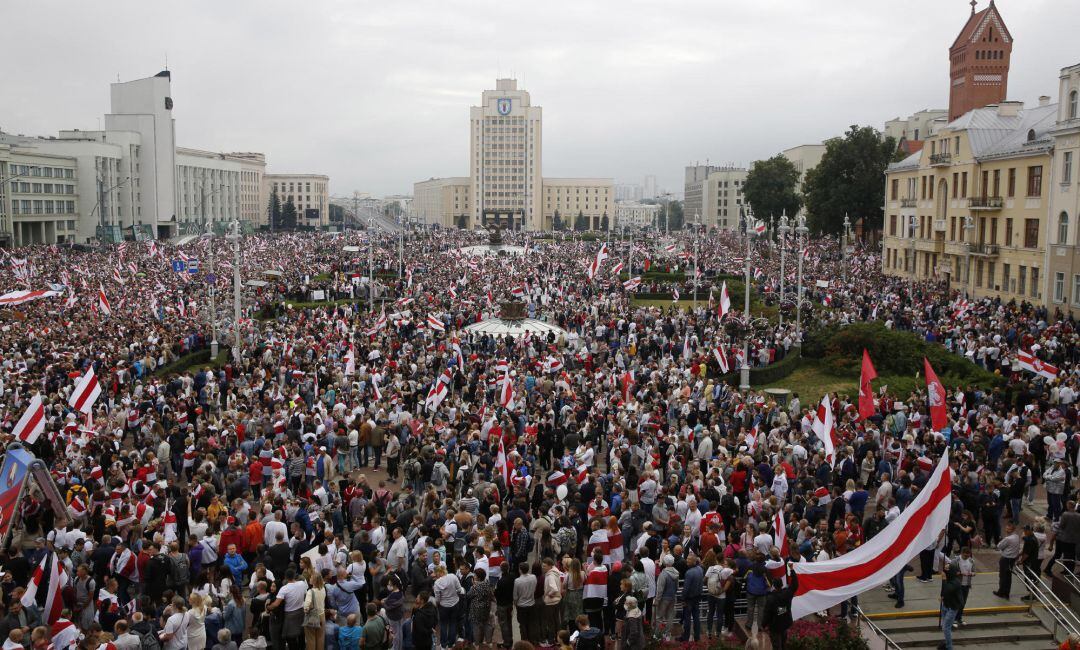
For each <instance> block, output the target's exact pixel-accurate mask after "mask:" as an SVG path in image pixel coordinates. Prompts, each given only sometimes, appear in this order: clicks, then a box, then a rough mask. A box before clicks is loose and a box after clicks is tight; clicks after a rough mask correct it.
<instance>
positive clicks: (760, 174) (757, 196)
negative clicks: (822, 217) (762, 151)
mask: <svg viewBox="0 0 1080 650" xmlns="http://www.w3.org/2000/svg"><path fill="white" fill-rule="evenodd" d="M798 185H799V170H798V169H796V168H795V165H794V164H793V163H792V162H791V161H790V160H788V159H787V158H785V157H784V156H783V155H781V154H777V155H775V156H773V157H772V158H769V159H768V160H758V161H757V162H755V163H754V166H753V167H751V168H750V173H749V174H747V175H746V182H745V183H743V197H744V198H745V199H746V202H747V203H749V204H750V205H751V206H752V207H753V208H754V214H755V215H757V216H758V218H760V219H767V218H769V217H777V218H779V217H780V216H781V215H782V214H785V213H786V214H787V215H788V216H789V217H794V216H795V215H796V214H798V212H799V208H801V207H802V197H801V196H799V192H798Z"/></svg>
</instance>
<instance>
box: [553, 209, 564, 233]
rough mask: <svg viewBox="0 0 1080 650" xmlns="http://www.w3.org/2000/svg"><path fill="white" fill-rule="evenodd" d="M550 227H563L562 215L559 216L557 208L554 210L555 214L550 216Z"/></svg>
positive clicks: (557, 228) (555, 228) (559, 228)
mask: <svg viewBox="0 0 1080 650" xmlns="http://www.w3.org/2000/svg"><path fill="white" fill-rule="evenodd" d="M551 228H552V229H553V230H562V229H563V222H562V217H560V216H559V211H558V210H556V211H555V216H554V217H552V219H551Z"/></svg>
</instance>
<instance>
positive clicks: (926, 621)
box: [874, 612, 1057, 650]
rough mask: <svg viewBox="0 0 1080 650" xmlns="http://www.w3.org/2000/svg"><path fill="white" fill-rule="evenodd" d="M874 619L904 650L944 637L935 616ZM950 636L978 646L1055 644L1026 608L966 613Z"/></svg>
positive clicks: (991, 649)
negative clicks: (1025, 610) (1021, 609)
mask: <svg viewBox="0 0 1080 650" xmlns="http://www.w3.org/2000/svg"><path fill="white" fill-rule="evenodd" d="M874 623H875V624H876V625H877V626H878V627H880V628H881V629H882V630H883V631H884V632H885V634H887V635H888V636H889V638H890V639H892V640H893V642H895V643H896V644H897V645H898V646H900V647H901V648H904V649H905V650H906V649H907V648H936V647H938V644H940V643H941V642H942V641H943V640H944V638H945V637H944V635H943V633H942V631H941V626H940V624H939V623H938V619H937V617H936V616H920V617H911V618H893V619H886V620H876V621H874ZM952 638H953V645H954V646H972V647H975V646H977V647H978V649H979V650H998V649H999V648H1000V649H1004V648H1014V649H1015V648H1025V649H1028V648H1030V649H1031V650H1043V649H1045V650H1051V649H1053V648H1057V644H1056V643H1054V635H1053V634H1051V633H1050V631H1049V630H1047V629H1046V628H1045V627H1043V625H1042V622H1040V621H1039V619H1038V618H1036V617H1035V616H1034V615H1033V614H1029V613H1027V612H990V613H985V614H974V613H972V614H967V615H965V616H964V625H962V626H960V627H958V628H955V629H954V630H953V635H952Z"/></svg>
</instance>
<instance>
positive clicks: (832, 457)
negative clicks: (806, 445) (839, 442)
mask: <svg viewBox="0 0 1080 650" xmlns="http://www.w3.org/2000/svg"><path fill="white" fill-rule="evenodd" d="M811 428H813V430H814V433H815V434H816V435H817V437H818V440H820V441H821V444H823V445H824V446H825V461H826V462H827V463H829V465H830V466H832V465H833V464H834V463H836V421H835V420H833V412H832V402H831V401H830V400H829V395H828V394H826V395H825V396H824V397H822V398H821V404H818V409H817V418H816V419H815V420H814V424H813V425H812V427H811Z"/></svg>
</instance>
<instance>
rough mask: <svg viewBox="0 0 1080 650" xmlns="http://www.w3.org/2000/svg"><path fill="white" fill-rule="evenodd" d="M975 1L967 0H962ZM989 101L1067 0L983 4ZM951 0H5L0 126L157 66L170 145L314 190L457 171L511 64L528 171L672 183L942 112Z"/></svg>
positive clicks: (83, 118)
mask: <svg viewBox="0 0 1080 650" xmlns="http://www.w3.org/2000/svg"><path fill="white" fill-rule="evenodd" d="M985 6H986V2H985V0H983V2H980V5H979V8H980V9H981V8H982V7H985ZM998 6H999V8H1000V10H1001V12H1002V14H1003V16H1004V18H1005V21H1006V24H1007V25H1008V27H1009V30H1010V32H1011V33H1012V35H1013V37H1014V38H1015V40H1016V45H1015V47H1014V50H1013V59H1012V74H1011V76H1010V79H1009V98H1010V99H1014V100H1023V101H1025V102H1034V101H1036V99H1037V97H1038V96H1039V95H1041V94H1047V95H1052V96H1053V97H1054V101H1057V87H1058V79H1057V77H1058V71H1059V69H1060V68H1062V67H1064V66H1066V65H1072V64H1075V63H1080V48H1077V46H1076V40H1075V35H1076V26H1077V25H1080V2H1076V1H1075V0H1002V1H1001V2H999V3H998ZM969 13H970V7H969V6H968V4H967V3H965V2H963V1H962V0H905V1H904V2H880V1H868V0H816V1H814V2H795V1H794V0H742V1H738V2H736V1H733V0H700V1H698V0H694V1H681V0H671V1H669V2H657V1H656V0H648V1H645V0H618V1H615V0H604V1H602V2H601V1H596V0H592V1H589V0H576V1H572V2H563V1H561V0H559V1H553V0H546V1H545V2H531V3H521V2H512V1H510V2H508V1H506V0H501V1H498V2H487V1H484V2H479V1H478V2H464V1H456V0H408V1H399V2H349V1H335V2H331V1H323V0H309V1H308V2H300V3H296V2H278V1H277V0H259V1H253V0H244V1H240V0H228V1H223V0H213V1H210V0H206V1H184V2H170V3H165V2H146V1H145V0H138V1H131V2H106V1H104V0H103V1H102V2H80V3H54V2H20V3H5V6H4V23H5V24H6V25H7V26H8V29H5V30H4V36H3V38H2V39H0V54H2V56H3V61H4V62H5V63H6V65H4V67H3V74H2V76H0V79H2V82H0V83H2V89H3V91H2V92H0V129H3V130H5V131H8V132H14V133H23V134H27V135H49V134H55V133H56V131H58V130H60V129H64V128H83V129H93V128H96V127H97V126H98V119H99V118H100V117H101V116H102V115H103V114H104V113H106V112H107V111H108V101H109V91H108V84H109V83H110V82H113V81H116V79H117V77H118V76H119V78H120V79H122V80H125V81H127V80H131V79H136V78H140V77H147V76H151V75H153V74H155V73H156V72H158V71H159V70H161V69H162V68H163V67H164V66H165V61H166V56H167V57H168V67H169V69H170V70H171V71H172V73H173V84H172V90H173V98H174V100H175V109H174V111H173V114H174V117H175V118H176V131H177V143H178V144H179V145H181V146H185V147H194V148H200V149H211V150H215V151H261V152H264V153H266V155H267V157H268V159H269V166H268V168H269V169H270V170H271V171H273V172H317V173H325V174H329V175H330V181H331V192H332V193H333V194H337V195H346V194H350V193H351V192H352V191H353V190H354V189H356V190H360V191H364V192H371V193H373V194H376V195H383V194H392V193H411V192H412V184H413V182H414V181H417V180H422V179H426V178H429V177H432V176H459V175H467V174H468V156H467V150H466V146H467V141H468V134H469V123H468V118H469V107H470V106H472V105H473V104H477V103H479V100H480V93H481V92H482V91H483V90H484V89H486V88H493V87H494V82H495V78H496V77H500V76H510V75H511V74H512V75H514V76H516V77H517V79H518V80H519V85H520V87H524V88H525V89H526V90H528V91H529V92H530V93H531V95H532V101H533V103H534V104H538V105H540V106H543V109H544V152H543V169H544V174H545V175H547V176H599V177H612V178H615V179H616V180H617V181H619V182H638V183H640V182H641V179H642V177H643V176H644V175H645V174H655V175H656V176H657V177H658V179H659V183H660V185H661V186H663V187H666V188H668V189H677V190H681V188H682V173H683V170H682V168H683V166H684V165H686V164H690V163H693V162H695V161H701V162H704V161H705V160H706V159H708V160H710V161H712V162H721V163H723V162H734V163H736V164H739V165H745V164H747V163H748V162H750V161H752V160H755V159H759V158H764V157H768V156H770V155H773V154H775V153H778V152H779V151H781V150H782V149H785V148H787V147H790V146H794V145H798V144H805V143H811V142H820V141H821V140H823V139H825V138H828V137H832V136H834V135H838V134H840V133H842V132H843V130H844V129H845V128H846V127H847V126H848V125H850V124H869V125H873V126H875V127H876V128H881V126H882V124H883V122H884V121H885V120H887V119H890V118H893V117H897V116H907V115H909V114H911V113H912V112H914V111H916V110H919V109H922V108H946V107H947V103H948V94H947V93H948V88H949V84H948V56H947V50H948V46H949V45H950V44H951V43H952V41H953V39H954V38H955V37H956V34H957V33H958V32H959V30H960V28H961V27H962V26H963V24H964V21H965V20H966V19H967V17H968V14H969Z"/></svg>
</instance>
